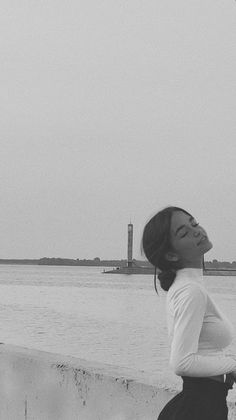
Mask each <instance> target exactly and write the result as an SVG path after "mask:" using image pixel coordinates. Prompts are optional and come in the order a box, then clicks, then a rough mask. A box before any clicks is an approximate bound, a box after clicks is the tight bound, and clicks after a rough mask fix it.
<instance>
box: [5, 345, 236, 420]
mask: <svg viewBox="0 0 236 420" xmlns="http://www.w3.org/2000/svg"><path fill="white" fill-rule="evenodd" d="M125 373H126V375H125ZM127 373H128V375H127ZM129 374H130V375H129ZM132 376H133V377H132ZM174 395H175V394H174V393H171V392H170V391H166V390H165V389H160V388H157V387H155V386H152V385H150V384H147V383H141V382H140V381H139V378H134V375H132V372H131V371H130V372H127V369H125V371H123V372H122V370H121V369H120V368H113V367H111V366H109V365H101V364H98V363H96V364H95V363H93V364H91V363H88V362H86V361H84V360H80V359H77V358H73V357H64V356H61V355H57V354H52V353H47V352H41V351H36V350H29V349H25V348H21V347H15V346H10V345H0V420H156V419H157V416H158V413H159V412H160V410H161V409H162V407H163V406H164V405H165V404H166V403H167V401H168V400H169V399H170V398H172V397H173V396H174ZM230 419H231V420H233V419H236V415H234V416H233V412H232V413H231V416H230Z"/></svg>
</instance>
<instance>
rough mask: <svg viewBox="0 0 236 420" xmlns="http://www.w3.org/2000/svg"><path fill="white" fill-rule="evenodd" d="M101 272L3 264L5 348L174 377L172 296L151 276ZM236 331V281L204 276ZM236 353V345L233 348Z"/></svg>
mask: <svg viewBox="0 0 236 420" xmlns="http://www.w3.org/2000/svg"><path fill="white" fill-rule="evenodd" d="M102 270H103V269H102V268H101V267H62V266H57V267H53V266H23V265H20V266H17V265H15V266H13V265H12V266H10V265H0V341H1V342H4V343H8V344H15V345H19V346H24V347H29V348H34V349H39V350H46V351H49V352H55V353H61V354H65V355H72V356H75V357H79V358H83V359H87V360H90V361H97V362H102V363H108V364H111V365H116V366H121V367H123V368H126V367H127V368H129V369H130V368H131V369H133V370H134V371H135V372H142V373H143V374H145V375H146V376H147V377H149V378H150V379H153V381H154V382H158V381H157V378H162V377H163V375H165V377H168V378H169V379H168V381H171V382H172V383H174V382H175V381H176V377H175V375H174V374H173V373H172V372H170V371H169V370H168V358H169V347H168V342H167V331H166V319H165V293H164V292H163V291H161V290H160V295H159V297H158V296H157V295H156V293H155V292H154V289H153V279H152V276H150V275H132V276H126V275H121V274H115V275H114V274H113V275H112V274H103V273H102ZM205 284H206V287H207V289H208V290H209V292H210V293H211V294H212V296H213V298H214V299H215V301H216V302H217V303H218V305H219V306H220V308H221V309H222V310H223V311H224V312H225V314H226V315H227V316H228V317H229V319H230V320H231V321H232V322H233V323H234V326H235V331H236V277H205ZM228 352H229V353H233V354H236V342H235V341H234V342H233V343H232V344H231V346H230V347H229V349H228Z"/></svg>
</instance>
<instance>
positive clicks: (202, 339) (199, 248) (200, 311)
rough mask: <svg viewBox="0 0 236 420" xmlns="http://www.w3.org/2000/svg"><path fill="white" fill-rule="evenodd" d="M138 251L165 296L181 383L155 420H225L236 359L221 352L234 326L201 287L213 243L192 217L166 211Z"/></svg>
mask: <svg viewBox="0 0 236 420" xmlns="http://www.w3.org/2000/svg"><path fill="white" fill-rule="evenodd" d="M142 246H143V250H144V253H145V255H146V257H147V259H148V260H149V261H150V262H151V263H152V264H153V265H154V266H155V267H156V268H157V269H158V270H160V273H159V274H158V278H159V280H160V284H161V287H162V289H164V290H165V291H168V293H167V299H166V304H167V324H168V333H169V337H170V341H171V354H170V366H171V367H172V369H173V370H174V372H175V373H176V375H180V376H181V377H182V380H183V389H182V391H181V393H179V394H177V395H176V396H175V397H174V398H173V399H171V400H170V401H169V402H168V404H167V405H166V406H165V407H164V409H163V410H162V412H161V413H160V415H159V417H158V420H227V415H228V408H227V403H226V397H227V393H228V390H229V389H230V388H232V386H233V383H234V381H236V356H235V357H229V356H225V355H224V354H223V353H222V349H223V348H225V347H227V346H228V345H229V344H230V342H231V341H232V339H233V327H232V325H231V324H230V322H229V321H228V320H227V319H226V317H225V316H224V315H223V314H222V312H221V311H220V310H219V309H218V308H217V306H216V304H215V302H214V301H213V300H212V298H211V297H210V296H209V295H208V292H207V290H206V289H205V287H204V284H203V256H204V254H205V253H206V252H208V251H209V250H210V249H211V248H212V244H211V242H210V241H209V239H208V236H207V234H206V232H205V230H204V229H203V228H202V227H201V226H199V224H198V223H197V222H196V220H195V219H194V218H193V217H192V216H191V214H189V213H188V212H187V211H185V210H183V209H181V208H178V207H167V208H165V209H163V210H162V211H160V212H159V213H157V214H156V215H155V216H154V217H152V219H151V220H150V221H149V222H148V223H147V224H146V226H145V228H144V232H143V238H142Z"/></svg>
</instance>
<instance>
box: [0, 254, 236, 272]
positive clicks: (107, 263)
mask: <svg viewBox="0 0 236 420" xmlns="http://www.w3.org/2000/svg"><path fill="white" fill-rule="evenodd" d="M133 262H134V266H136V267H143V268H144V267H145V268H153V266H152V265H151V264H150V263H149V262H148V261H142V260H135V259H134V260H133ZM0 264H8V265H10V264H11V265H51V266H74V267H80V266H85V267H86V266H90V267H120V268H124V267H127V260H126V259H124V260H100V258H98V257H97V258H94V259H83V260H82V259H71V258H48V257H44V258H39V259H29V258H25V259H12V258H11V259H6V258H5V259H0ZM205 268H206V271H207V272H208V273H209V275H211V274H210V271H211V270H212V275H213V271H216V270H217V271H221V270H222V271H224V272H229V273H230V272H232V271H235V272H236V261H233V262H228V261H217V260H213V261H206V262H205Z"/></svg>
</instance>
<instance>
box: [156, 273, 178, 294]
mask: <svg viewBox="0 0 236 420" xmlns="http://www.w3.org/2000/svg"><path fill="white" fill-rule="evenodd" d="M175 277H176V271H175V270H173V269H169V270H164V271H161V272H160V273H159V274H158V279H159V280H160V283H161V287H162V289H164V290H165V291H167V290H169V288H170V286H171V285H172V284H173V282H174V280H175Z"/></svg>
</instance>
